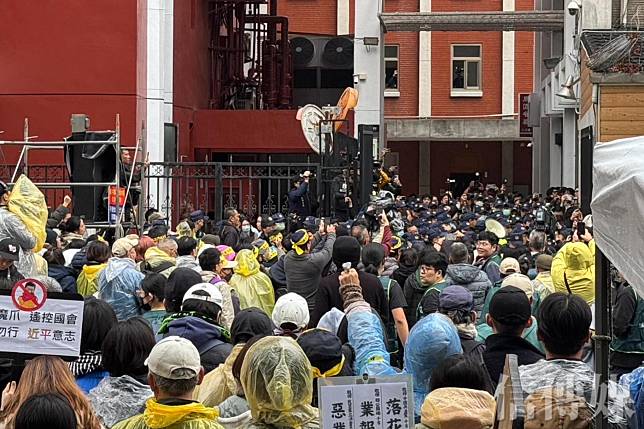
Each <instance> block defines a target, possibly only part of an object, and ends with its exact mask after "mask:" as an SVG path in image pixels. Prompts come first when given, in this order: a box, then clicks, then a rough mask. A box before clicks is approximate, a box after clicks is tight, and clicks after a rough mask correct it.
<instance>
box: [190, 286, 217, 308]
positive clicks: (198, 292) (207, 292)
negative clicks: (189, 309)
mask: <svg viewBox="0 0 644 429" xmlns="http://www.w3.org/2000/svg"><path fill="white" fill-rule="evenodd" d="M189 299H200V300H202V301H207V302H214V303H215V304H217V305H218V306H219V307H220V308H223V305H224V297H223V296H222V295H221V292H220V291H219V289H218V288H217V286H215V285H213V284H212V283H197V284H196V285H194V286H192V287H191V288H190V289H188V291H187V292H186V294H185V295H184V296H183V301H182V303H184V302H186V301H187V300H189Z"/></svg>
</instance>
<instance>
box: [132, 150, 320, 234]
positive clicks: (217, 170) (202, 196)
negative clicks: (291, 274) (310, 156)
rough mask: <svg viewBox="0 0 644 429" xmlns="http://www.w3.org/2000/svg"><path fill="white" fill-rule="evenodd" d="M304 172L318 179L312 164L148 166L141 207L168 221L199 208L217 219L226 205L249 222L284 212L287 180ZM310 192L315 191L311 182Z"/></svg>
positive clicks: (173, 164) (203, 163) (208, 163)
mask: <svg viewBox="0 0 644 429" xmlns="http://www.w3.org/2000/svg"><path fill="white" fill-rule="evenodd" d="M306 170H309V171H311V173H312V174H314V177H319V176H320V171H321V168H320V165H319V164H316V163H274V162H269V163H258V162H182V163H178V162H177V163H168V162H158V163H150V165H149V167H148V169H147V171H146V173H145V174H144V179H145V180H144V183H143V192H144V198H145V199H144V201H145V209H146V210H147V209H149V208H152V207H153V208H156V209H158V210H159V211H161V212H163V213H165V215H166V216H167V217H168V218H169V219H171V220H172V222H173V223H176V222H177V221H178V220H179V219H181V218H184V217H186V215H187V214H189V213H190V212H191V211H194V210H204V211H205V212H206V213H207V214H208V215H209V216H210V217H211V218H213V219H215V220H219V219H221V218H222V215H223V211H224V209H225V208H226V207H234V208H236V209H237V210H239V212H240V213H243V214H245V215H246V216H247V217H248V218H254V217H256V216H257V215H259V214H274V213H278V212H280V213H284V214H286V213H287V212H288V192H289V191H290V190H291V184H292V180H293V179H294V178H295V177H297V176H298V175H300V174H302V173H303V172H304V171H306ZM310 189H311V192H312V193H313V194H315V193H316V192H317V183H316V179H315V178H314V179H312V181H311V187H310Z"/></svg>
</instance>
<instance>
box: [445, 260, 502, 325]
mask: <svg viewBox="0 0 644 429" xmlns="http://www.w3.org/2000/svg"><path fill="white" fill-rule="evenodd" d="M445 283H447V285H448V286H453V285H458V286H463V287H464V288H465V289H467V290H469V291H470V292H471V293H472V295H473V296H474V310H475V311H476V313H477V314H480V313H481V310H482V309H483V304H485V296H486V295H487V292H488V290H489V289H490V288H491V287H492V282H490V279H489V278H488V277H487V274H485V272H484V271H481V270H480V269H479V268H478V267H475V266H474V265H469V264H451V265H449V266H448V267H447V275H446V276H445Z"/></svg>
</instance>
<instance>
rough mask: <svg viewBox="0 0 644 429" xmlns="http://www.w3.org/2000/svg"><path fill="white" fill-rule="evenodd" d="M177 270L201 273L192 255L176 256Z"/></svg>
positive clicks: (197, 262)
mask: <svg viewBox="0 0 644 429" xmlns="http://www.w3.org/2000/svg"><path fill="white" fill-rule="evenodd" d="M177 268H190V269H193V270H195V271H196V272H198V273H201V266H200V265H199V261H197V260H196V259H195V258H194V256H192V255H184V256H177Z"/></svg>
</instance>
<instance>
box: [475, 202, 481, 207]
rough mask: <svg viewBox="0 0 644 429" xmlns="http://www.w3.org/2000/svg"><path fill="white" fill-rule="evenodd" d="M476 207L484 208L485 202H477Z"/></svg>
mask: <svg viewBox="0 0 644 429" xmlns="http://www.w3.org/2000/svg"><path fill="white" fill-rule="evenodd" d="M474 205H476V207H483V201H477V202H475V203H474Z"/></svg>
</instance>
